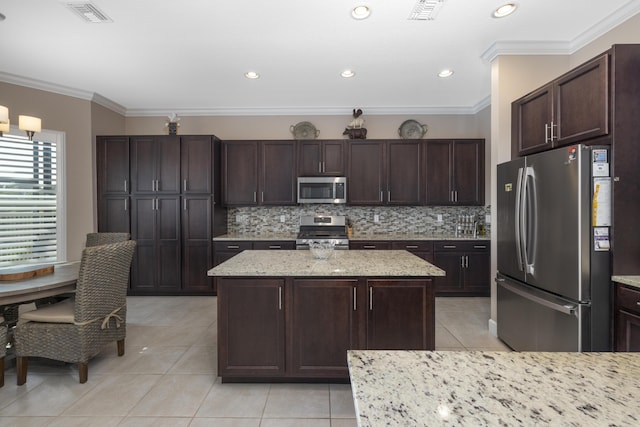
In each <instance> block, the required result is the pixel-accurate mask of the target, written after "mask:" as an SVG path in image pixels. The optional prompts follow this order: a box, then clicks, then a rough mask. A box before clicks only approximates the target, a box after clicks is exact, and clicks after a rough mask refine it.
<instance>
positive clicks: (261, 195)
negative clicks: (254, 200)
mask: <svg viewBox="0 0 640 427" xmlns="http://www.w3.org/2000/svg"><path fill="white" fill-rule="evenodd" d="M260 201H261V202H262V203H264V191H261V192H260Z"/></svg>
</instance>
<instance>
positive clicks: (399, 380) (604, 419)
mask: <svg viewBox="0 0 640 427" xmlns="http://www.w3.org/2000/svg"><path fill="white" fill-rule="evenodd" d="M348 359H349V369H350V375H351V388H352V392H353V396H354V404H355V408H356V415H357V419H358V426H359V427H373V426H385V425H394V426H409V425H410V426H437V425H462V426H478V425H508V426H511V425H575V426H586V425H610V426H626V425H629V426H631V425H633V426H637V425H640V413H639V412H638V401H639V400H640V354H639V353H543V352H539V353H538V352H536V353H526V352H523V353H520V352H477V351H471V352H432V351H349V354H348Z"/></svg>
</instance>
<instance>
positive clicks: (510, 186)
mask: <svg viewBox="0 0 640 427" xmlns="http://www.w3.org/2000/svg"><path fill="white" fill-rule="evenodd" d="M511 190H513V184H512V183H510V182H509V183H507V184H505V185H504V191H505V192H507V193H508V192H509V191H511Z"/></svg>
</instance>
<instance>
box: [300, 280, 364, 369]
mask: <svg viewBox="0 0 640 427" xmlns="http://www.w3.org/2000/svg"><path fill="white" fill-rule="evenodd" d="M363 301H364V286H362V285H361V284H359V282H358V280H357V279H315V278H314V279H294V280H293V287H292V292H291V304H290V305H291V326H290V330H291V333H290V335H289V348H290V351H291V356H290V358H291V372H292V373H293V375H295V376H302V377H307V378H311V377H335V378H344V377H348V376H349V371H348V367H347V350H351V349H359V348H363V347H362V345H363V344H361V341H362V340H363V337H360V333H359V331H360V329H361V325H362V324H363V322H364V318H363V315H364V313H365V307H364V304H363Z"/></svg>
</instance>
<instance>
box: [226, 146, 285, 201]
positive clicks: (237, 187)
mask: <svg viewBox="0 0 640 427" xmlns="http://www.w3.org/2000/svg"><path fill="white" fill-rule="evenodd" d="M295 144H296V141H229V142H225V143H223V147H222V191H223V203H224V204H225V205H227V206H257V205H279V206H284V205H294V204H296V202H297V196H296V191H295V189H296V145H295Z"/></svg>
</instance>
